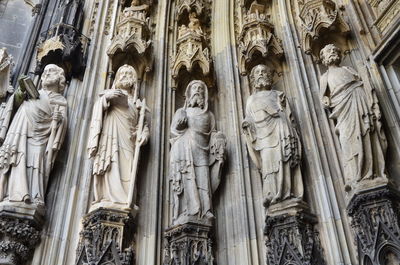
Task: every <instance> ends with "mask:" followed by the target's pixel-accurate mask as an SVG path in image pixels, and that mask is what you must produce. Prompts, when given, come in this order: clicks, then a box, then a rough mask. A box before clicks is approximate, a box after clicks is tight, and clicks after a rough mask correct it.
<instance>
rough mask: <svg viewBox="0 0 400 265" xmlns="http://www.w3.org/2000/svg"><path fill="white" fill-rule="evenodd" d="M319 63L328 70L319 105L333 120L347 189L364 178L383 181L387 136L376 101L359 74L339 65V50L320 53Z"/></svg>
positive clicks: (324, 75)
mask: <svg viewBox="0 0 400 265" xmlns="http://www.w3.org/2000/svg"><path fill="white" fill-rule="evenodd" d="M321 59H322V63H323V64H324V65H326V66H327V67H328V70H327V71H326V72H325V73H324V74H323V75H322V76H321V80H320V86H321V87H320V94H321V101H322V105H323V106H324V107H325V108H327V109H329V110H330V116H329V117H330V118H331V119H333V120H335V122H336V126H335V130H336V133H337V134H339V141H340V145H341V147H342V162H343V164H344V174H345V178H346V190H347V191H348V190H350V189H351V187H353V185H354V184H356V183H357V182H359V181H361V180H363V179H374V178H384V179H386V178H387V177H386V173H385V154H386V149H387V142H386V136H385V134H384V132H383V130H382V124H381V121H380V119H381V113H380V109H379V105H378V100H377V98H376V95H375V93H374V91H373V90H372V89H370V91H367V89H365V88H366V85H368V84H364V83H363V81H362V80H361V78H360V76H359V75H358V73H357V72H356V71H355V70H354V69H352V68H350V67H347V66H340V63H341V60H342V57H341V50H340V49H339V48H338V47H336V46H335V45H333V44H329V45H326V46H325V47H324V48H323V49H322V50H321Z"/></svg>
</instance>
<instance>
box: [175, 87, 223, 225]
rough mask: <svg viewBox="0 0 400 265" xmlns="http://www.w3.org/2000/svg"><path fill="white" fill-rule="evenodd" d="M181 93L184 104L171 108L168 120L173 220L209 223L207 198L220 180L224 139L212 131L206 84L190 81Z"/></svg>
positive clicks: (210, 196) (178, 222) (210, 208)
mask: <svg viewBox="0 0 400 265" xmlns="http://www.w3.org/2000/svg"><path fill="white" fill-rule="evenodd" d="M185 96H186V100H185V105H184V106H183V107H182V108H180V109H178V110H177V111H176V112H175V115H174V117H173V119H172V124H171V134H172V135H173V138H172V139H171V143H172V146H171V152H170V154H171V156H170V177H171V181H172V188H173V193H174V201H173V208H174V210H173V224H174V225H177V224H184V223H187V222H202V223H206V224H211V222H212V220H213V219H214V215H213V213H212V202H211V198H212V194H213V192H214V191H215V190H216V189H217V187H218V186H219V183H220V176H221V168H222V165H223V163H224V157H225V148H226V139H225V136H224V135H223V134H222V133H221V132H217V131H216V129H215V119H214V115H213V114H212V112H210V111H209V110H208V90H207V86H206V84H205V83H204V82H203V81H200V80H194V81H192V82H190V83H189V85H188V86H187V89H186V93H185Z"/></svg>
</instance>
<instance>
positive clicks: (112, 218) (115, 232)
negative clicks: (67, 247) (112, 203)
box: [75, 208, 135, 265]
mask: <svg viewBox="0 0 400 265" xmlns="http://www.w3.org/2000/svg"><path fill="white" fill-rule="evenodd" d="M82 223H83V229H82V231H81V233H80V235H81V238H80V242H79V246H78V250H77V260H76V263H75V264H76V265H86V264H93V265H103V264H104V265H106V264H107V265H108V264H116V265H133V264H135V253H134V249H135V238H134V228H135V224H134V218H133V216H132V213H131V211H123V210H116V209H106V208H99V209H96V210H95V211H93V212H90V213H89V214H87V215H86V216H85V217H84V219H83V222H82Z"/></svg>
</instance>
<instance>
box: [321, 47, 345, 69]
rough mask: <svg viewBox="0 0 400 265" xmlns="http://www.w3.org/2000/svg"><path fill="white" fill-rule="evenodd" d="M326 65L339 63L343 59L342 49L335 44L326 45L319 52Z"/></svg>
mask: <svg viewBox="0 0 400 265" xmlns="http://www.w3.org/2000/svg"><path fill="white" fill-rule="evenodd" d="M319 55H320V57H321V60H322V63H323V64H324V65H325V66H330V65H339V64H340V62H341V61H342V51H341V50H340V48H339V47H337V46H336V45H334V44H328V45H326V46H325V47H324V48H323V49H322V50H321V51H320V53H319Z"/></svg>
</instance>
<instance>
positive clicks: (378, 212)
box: [347, 185, 400, 265]
mask: <svg viewBox="0 0 400 265" xmlns="http://www.w3.org/2000/svg"><path fill="white" fill-rule="evenodd" d="M347 212H348V214H349V216H350V217H351V218H352V220H351V226H352V228H353V231H354V235H355V241H356V244H357V251H358V259H359V264H361V265H364V264H368V265H380V264H399V263H400V227H399V221H400V193H399V192H398V191H397V190H396V189H394V188H393V187H392V186H391V185H386V186H378V187H375V188H368V189H364V190H359V191H358V192H357V193H355V194H354V195H353V196H352V197H351V199H350V201H349V204H348V206H347ZM388 259H394V261H390V262H389V260H388Z"/></svg>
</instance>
